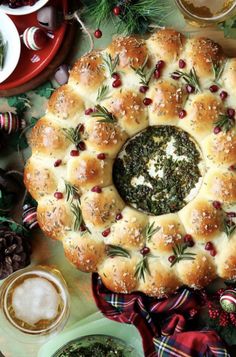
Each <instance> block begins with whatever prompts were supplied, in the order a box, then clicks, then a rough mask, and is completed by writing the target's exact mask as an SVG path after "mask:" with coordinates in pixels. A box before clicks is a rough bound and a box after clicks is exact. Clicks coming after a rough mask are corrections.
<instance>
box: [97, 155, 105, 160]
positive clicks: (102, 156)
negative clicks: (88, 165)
mask: <svg viewBox="0 0 236 357" xmlns="http://www.w3.org/2000/svg"><path fill="white" fill-rule="evenodd" d="M97 158H98V160H105V158H106V154H104V153H101V154H98V155H97Z"/></svg>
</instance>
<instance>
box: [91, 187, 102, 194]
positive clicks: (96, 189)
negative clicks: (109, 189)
mask: <svg viewBox="0 0 236 357" xmlns="http://www.w3.org/2000/svg"><path fill="white" fill-rule="evenodd" d="M91 191H92V192H96V193H101V192H102V189H101V187H100V186H94V187H93V188H92V189H91Z"/></svg>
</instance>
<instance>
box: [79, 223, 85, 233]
mask: <svg viewBox="0 0 236 357" xmlns="http://www.w3.org/2000/svg"><path fill="white" fill-rule="evenodd" d="M79 230H80V232H85V231H87V228H86V226H85V225H84V224H81V226H80V227H79Z"/></svg>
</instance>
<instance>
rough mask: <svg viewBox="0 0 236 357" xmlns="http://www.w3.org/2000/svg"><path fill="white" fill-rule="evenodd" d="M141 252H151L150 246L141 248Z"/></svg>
mask: <svg viewBox="0 0 236 357" xmlns="http://www.w3.org/2000/svg"><path fill="white" fill-rule="evenodd" d="M140 253H141V254H142V255H147V254H148V253H150V248H148V247H143V248H142V249H141V250H140Z"/></svg>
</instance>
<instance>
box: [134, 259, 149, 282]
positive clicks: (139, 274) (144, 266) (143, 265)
mask: <svg viewBox="0 0 236 357" xmlns="http://www.w3.org/2000/svg"><path fill="white" fill-rule="evenodd" d="M145 274H149V275H151V272H150V269H149V264H148V255H146V256H145V257H144V258H143V259H142V260H140V262H139V263H138V264H137V266H136V269H135V273H134V276H135V277H136V278H137V279H138V280H140V279H142V280H143V281H144V282H145Z"/></svg>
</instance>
